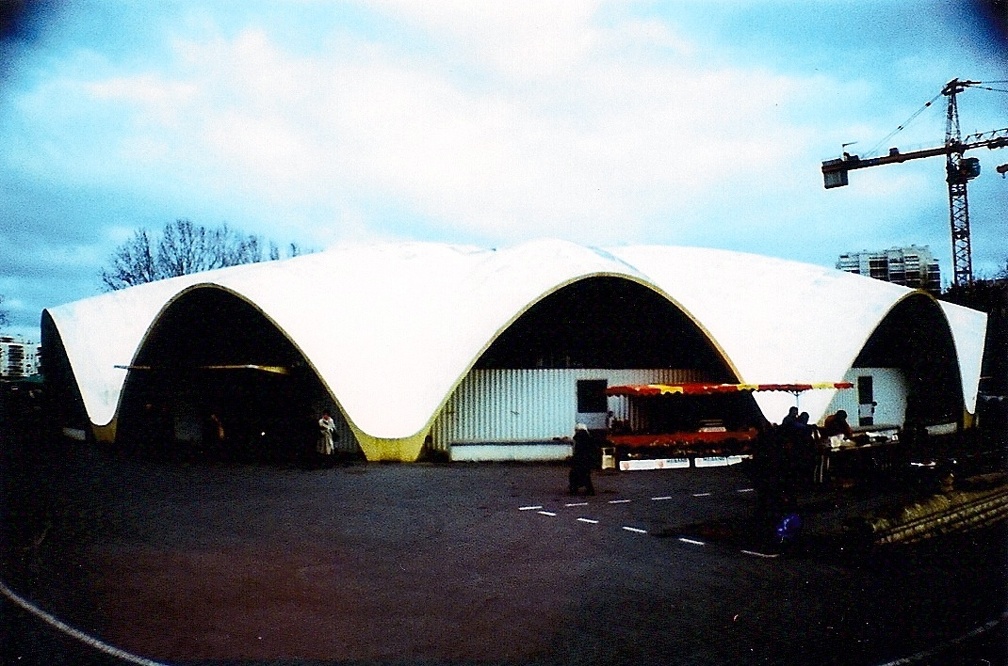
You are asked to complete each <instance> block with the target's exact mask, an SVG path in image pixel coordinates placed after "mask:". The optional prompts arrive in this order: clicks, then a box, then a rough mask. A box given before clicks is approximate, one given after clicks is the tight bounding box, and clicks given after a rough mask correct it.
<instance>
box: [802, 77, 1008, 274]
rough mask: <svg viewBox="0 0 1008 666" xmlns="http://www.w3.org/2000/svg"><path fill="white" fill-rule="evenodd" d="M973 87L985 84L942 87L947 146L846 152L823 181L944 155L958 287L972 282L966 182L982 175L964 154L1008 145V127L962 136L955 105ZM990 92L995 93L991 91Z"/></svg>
mask: <svg viewBox="0 0 1008 666" xmlns="http://www.w3.org/2000/svg"><path fill="white" fill-rule="evenodd" d="M974 86H983V84H982V83H981V82H980V81H960V80H959V79H952V80H951V81H949V82H948V83H946V84H945V87H944V88H942V91H941V93H940V95H944V96H946V97H948V111H947V113H946V117H945V144H944V145H942V146H938V147H935V148H927V149H924V150H914V151H911V152H907V153H901V152H900V151H899V150H898V149H896V148H890V149H889V154H888V155H883V156H881V157H871V158H866V159H862V158H860V157H858V156H857V155H851V154H849V153H846V152H845V153H844V154H843V157H841V158H840V159H835V160H826V161H825V162H823V163H822V173H823V182H824V184H825V186H826V189H831V188H834V187H843V186H844V185H847V172H848V171H852V170H854V169H863V168H865V167H872V166H880V165H882V164H893V163H898V162H907V161H909V160H915V159H918V158H921V157H934V156H936V155H945V173H946V181H947V182H948V191H949V223H950V225H951V227H952V268H953V284H955V285H964V284H968V283H970V282H972V281H973V259H972V251H971V249H970V222H969V202H968V200H967V197H966V183H967V182H969V181H970V180H972V179H974V178H976V177H977V176H979V175H980V160H978V159H977V158H975V157H968V158H967V157H964V156H963V153H965V152H966V151H967V150H972V149H974V148H989V149H994V148H1004V147H1006V146H1008V127H1006V128H1004V129H999V130H993V131H991V132H981V133H977V134H971V135H969V136H967V137H966V138H965V140H964V139H963V138H962V136H961V135H960V132H959V108H958V104H957V102H956V95H957V94H959V93H961V92H962V91H963V90H965V89H966V88H969V87H974ZM987 89H988V90H993V89H992V88H987ZM938 96H939V95H936V96H935V97H934V99H932V100H931V102H933V101H934V100H935V99H938ZM931 102H928V103H927V104H925V105H924V106H925V108H926V107H928V106H930V105H931ZM921 110H923V109H921ZM918 113H920V111H918ZM915 115H916V114H915ZM900 129H902V127H901V128H900ZM997 171H998V173H1000V174H1001V175H1002V176H1003V175H1004V174H1005V171H1008V165H1001V166H999V167H997Z"/></svg>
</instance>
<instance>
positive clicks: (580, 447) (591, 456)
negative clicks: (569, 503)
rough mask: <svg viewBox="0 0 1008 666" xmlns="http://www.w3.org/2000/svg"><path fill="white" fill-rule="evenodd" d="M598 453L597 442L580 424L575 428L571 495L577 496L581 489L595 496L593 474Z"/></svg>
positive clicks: (584, 426) (570, 483) (570, 485)
mask: <svg viewBox="0 0 1008 666" xmlns="http://www.w3.org/2000/svg"><path fill="white" fill-rule="evenodd" d="M596 453H597V452H596V447H595V440H594V439H592V436H591V433H590V432H588V426H586V425H585V424H583V423H578V424H577V425H576V426H575V427H574V451H573V455H572V456H571V468H570V477H569V491H570V494H571V495H576V494H577V492H578V491H579V490H580V489H581V488H584V489H585V491H586V492H587V493H588V494H589V495H594V494H595V486H594V485H592V477H591V474H592V469H593V468H594V467H595V458H596V457H597V456H596Z"/></svg>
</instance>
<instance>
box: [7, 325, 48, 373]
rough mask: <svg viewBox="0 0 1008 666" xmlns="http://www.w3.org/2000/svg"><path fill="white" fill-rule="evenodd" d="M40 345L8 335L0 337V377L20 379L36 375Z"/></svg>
mask: <svg viewBox="0 0 1008 666" xmlns="http://www.w3.org/2000/svg"><path fill="white" fill-rule="evenodd" d="M39 352H40V346H39V344H38V343H36V342H25V341H24V340H22V339H20V338H14V337H10V336H6V335H5V336H2V337H0V378H3V379H21V378H23V377H30V376H32V375H37V374H38V371H39V357H40V353H39Z"/></svg>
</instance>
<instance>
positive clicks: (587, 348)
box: [431, 276, 758, 460]
mask: <svg viewBox="0 0 1008 666" xmlns="http://www.w3.org/2000/svg"><path fill="white" fill-rule="evenodd" d="M735 380H736V377H735V376H734V373H733V371H732V369H731V368H730V366H729V364H728V362H727V361H726V360H725V359H724V358H723V357H722V356H721V354H720V352H719V350H718V349H717V348H716V347H715V345H714V344H713V343H712V342H711V341H710V340H709V339H708V338H707V336H706V334H705V333H704V332H703V331H702V330H701V329H700V328H699V327H698V326H697V324H696V323H695V322H694V321H693V320H691V319H690V318H689V317H688V316H687V315H686V314H685V313H684V312H682V311H681V310H680V309H679V308H678V307H676V305H675V304H674V303H672V302H670V301H669V300H668V299H667V298H665V297H664V296H662V295H661V294H659V293H657V292H655V291H654V290H652V289H650V288H649V287H647V286H645V285H642V284H639V283H637V282H635V281H632V280H629V279H626V278H623V277H614V276H596V277H590V278H585V279H582V280H579V281H577V282H574V283H572V284H569V285H567V286H565V287H562V288H561V289H558V290H557V291H556V292H554V293H552V294H550V295H548V296H546V297H544V298H543V299H542V300H540V301H539V302H537V303H536V304H534V305H533V306H531V307H530V308H529V309H528V310H527V311H526V312H525V313H523V314H522V315H521V316H520V317H519V318H517V319H516V320H515V321H514V322H513V323H512V324H511V325H510V326H509V327H508V328H507V329H506V330H504V331H503V332H502V333H501V334H500V335H499V336H498V337H497V339H496V340H494V342H493V343H492V344H491V345H490V346H489V347H488V348H487V350H486V351H485V352H484V353H483V354H482V355H481V356H480V358H479V359H477V361H476V363H475V364H474V366H473V368H472V370H471V371H470V372H469V373H468V375H467V376H466V377H465V378H464V379H463V380H462V382H461V383H460V385H459V386H458V387H457V388H456V390H455V391H454V392H453V394H452V395H451V396H450V397H449V399H448V401H447V402H446V404H445V407H444V409H443V410H442V413H441V414H440V415H439V417H438V418H437V419H436V420H435V423H434V426H433V429H432V442H431V445H432V447H433V448H434V449H435V450H439V451H445V452H448V454H449V456H450V458H451V459H453V460H492V459H517V458H523V459H562V458H564V457H566V455H568V454H569V445H568V443H567V442H566V438H568V437H569V436H570V435H571V434H572V432H573V427H574V424H575V423H578V422H582V423H585V424H586V425H587V426H588V427H589V429H591V430H595V431H600V432H601V431H605V430H607V429H609V428H610V427H611V426H612V424H613V423H614V422H615V421H620V422H621V423H622V424H624V425H626V424H630V423H633V422H634V421H635V420H636V419H640V418H643V416H642V415H641V413H640V412H639V410H636V409H634V408H633V406H632V405H631V404H630V401H629V400H628V399H626V398H625V397H624V396H607V395H606V387H607V386H615V385H622V384H640V383H655V382H664V383H674V382H696V381H703V382H732V381H735ZM703 400H704V398H699V397H698V398H697V400H694V399H693V398H692V397H687V398H685V399H683V400H675V401H667V402H664V401H663V402H662V405H663V406H664V409H665V411H664V412H663V413H659V414H650V415H648V418H650V419H652V421H654V420H660V421H664V422H668V423H681V422H685V421H689V420H691V418H692V417H694V416H695V415H696V414H699V413H701V412H704V411H705V410H707V407H708V406H707V405H706V404H705V405H700V404H697V403H698V401H703ZM707 402H709V400H708V401H707ZM742 402H745V404H744V405H736V404H734V403H733V404H728V402H727V401H726V403H725V406H726V409H727V410H728V411H727V412H726V413H725V417H726V420H731V421H734V420H736V419H737V418H745V417H740V416H739V415H738V414H736V413H735V412H736V411H741V412H745V414H746V415H751V414H753V413H755V412H758V408H757V407H756V406H755V401H753V399H752V396H751V395H748V394H747V395H746V396H744V398H743V400H742ZM693 420H696V419H693Z"/></svg>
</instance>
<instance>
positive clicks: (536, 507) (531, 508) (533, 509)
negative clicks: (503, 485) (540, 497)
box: [518, 504, 542, 511]
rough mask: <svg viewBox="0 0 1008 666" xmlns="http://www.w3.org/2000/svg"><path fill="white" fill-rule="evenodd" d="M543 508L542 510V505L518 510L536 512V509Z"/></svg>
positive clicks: (521, 507)
mask: <svg viewBox="0 0 1008 666" xmlns="http://www.w3.org/2000/svg"><path fill="white" fill-rule="evenodd" d="M541 508H542V504H537V505H536V506H520V507H518V510H519V511H535V510H536V509H541Z"/></svg>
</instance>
